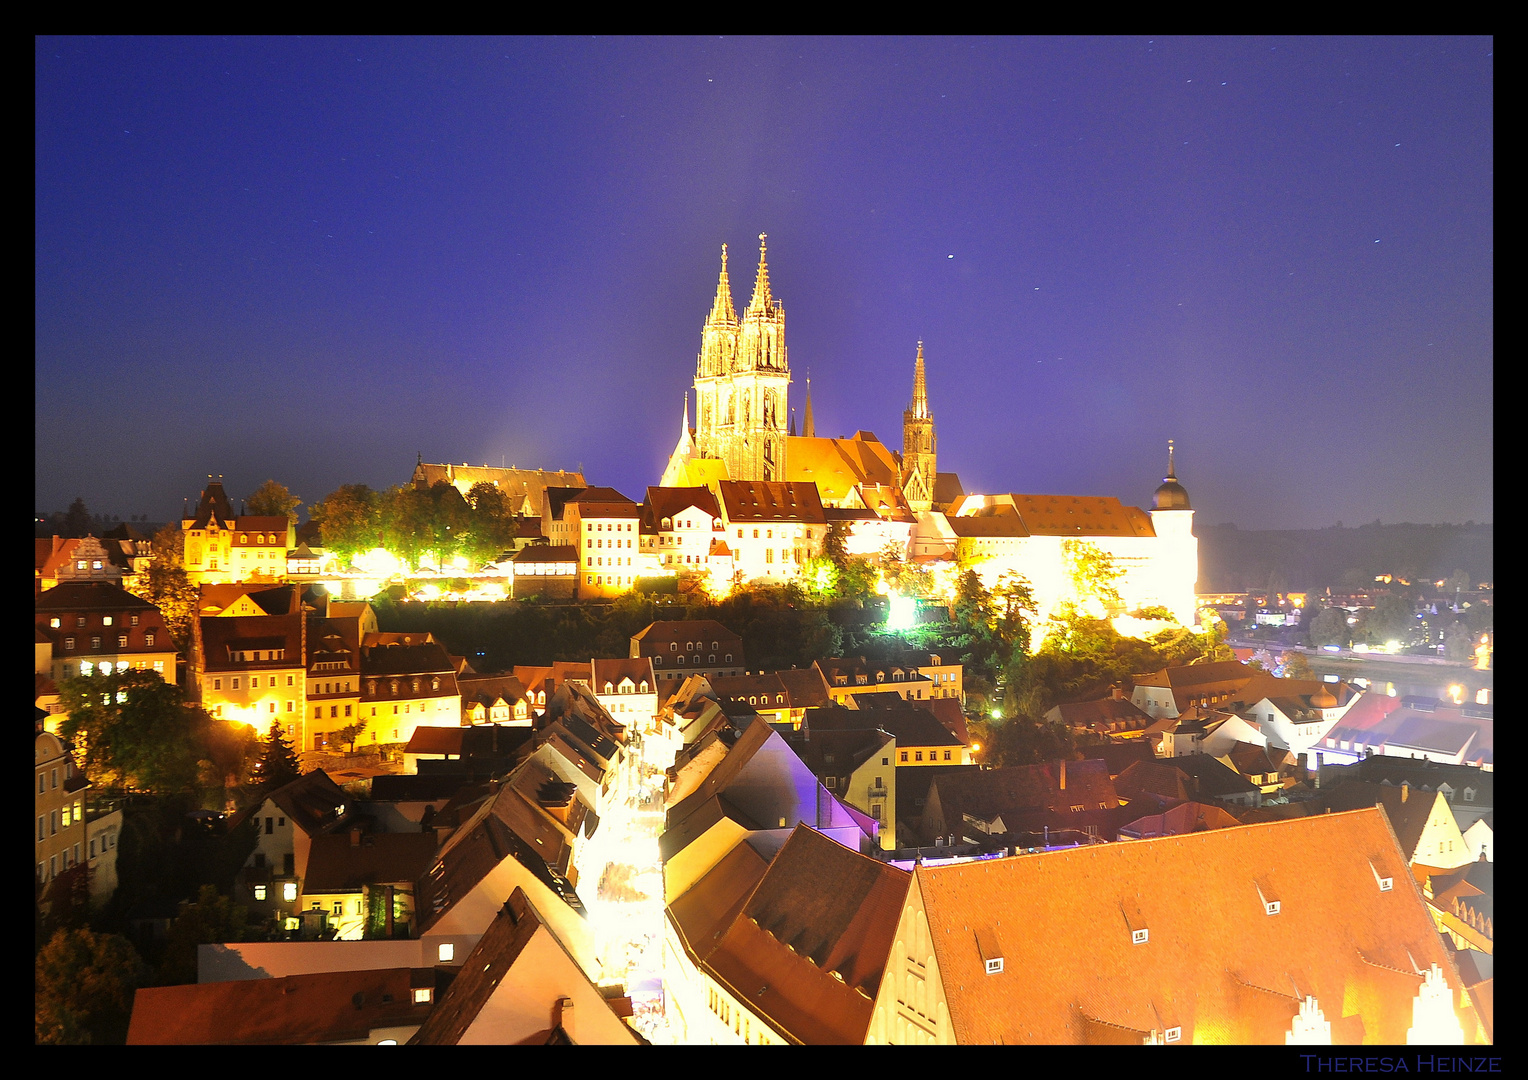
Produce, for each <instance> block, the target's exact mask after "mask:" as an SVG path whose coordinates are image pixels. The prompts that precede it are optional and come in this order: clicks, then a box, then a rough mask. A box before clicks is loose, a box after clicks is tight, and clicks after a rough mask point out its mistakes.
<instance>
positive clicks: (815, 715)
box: [801, 695, 966, 750]
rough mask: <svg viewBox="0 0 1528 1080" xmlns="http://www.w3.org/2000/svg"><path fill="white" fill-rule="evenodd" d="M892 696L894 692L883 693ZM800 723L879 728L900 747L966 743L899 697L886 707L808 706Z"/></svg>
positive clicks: (834, 728) (817, 727)
mask: <svg viewBox="0 0 1528 1080" xmlns="http://www.w3.org/2000/svg"><path fill="white" fill-rule="evenodd" d="M883 696H886V697H890V696H892V695H883ZM801 726H802V727H803V728H806V729H808V730H810V731H817V730H824V731H849V730H854V729H856V728H880V729H881V730H882V731H885V732H887V733H888V734H890V735H893V736H895V737H896V740H897V749H898V750H906V749H908V748H910V747H928V746H935V747H945V746H948V747H951V748H953V747H956V746H964V745H966V744H965V743H962V742H961V741H960V736H959V735H956V734H955V733H954V732H953V731H951V730H950V729H949V728H947V727H945V726H944V725H943V724H941V723H940V722H939V721H938V719H937V718H936V717H935V716H934V714H933V713H931V712H929V711H928V710H927V709H920V708H919V707H918V706H917V705H916V704H908V703H907V702H904V701H902V700H901V699H900V698H898V699H897V700H896V701H894V702H887V703H886V705H885V707H884V708H873V709H846V708H844V707H843V706H842V705H825V706H822V707H821V708H816V709H808V710H807V711H806V715H805V716H803V717H802V719H801Z"/></svg>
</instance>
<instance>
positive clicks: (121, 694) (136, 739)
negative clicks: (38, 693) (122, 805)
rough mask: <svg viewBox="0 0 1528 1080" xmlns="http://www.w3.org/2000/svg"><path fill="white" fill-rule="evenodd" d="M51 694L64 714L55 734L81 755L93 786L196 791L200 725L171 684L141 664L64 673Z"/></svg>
mask: <svg viewBox="0 0 1528 1080" xmlns="http://www.w3.org/2000/svg"><path fill="white" fill-rule="evenodd" d="M59 701H60V703H61V704H62V705H63V706H64V710H65V712H67V713H68V716H67V717H66V718H65V719H64V721H63V722H62V723H61V724H59V733H60V734H61V735H63V737H64V738H66V739H68V740H70V741H71V742H73V743H74V744H75V746H76V748H77V750H78V751H79V752H80V753H81V754H82V760H81V763H80V764H81V767H82V768H83V769H84V771H85V775H86V776H87V777H89V778H90V782H91V783H92V784H95V785H96V786H98V787H103V788H117V789H126V790H128V791H155V792H196V791H197V790H198V782H199V778H200V773H201V757H202V754H203V751H204V746H205V742H206V733H207V728H208V727H209V726H210V725H211V724H213V723H215V721H213V720H212V718H211V717H210V716H208V715H207V714H206V713H205V712H204V711H202V710H201V709H199V708H195V707H188V706H187V705H186V704H185V703H184V701H183V700H182V697H181V692H180V689H179V687H176V686H174V685H173V684H171V683H167V682H165V681H164V680H163V679H162V678H160V677H159V676H158V675H157V674H155V673H154V672H152V671H146V670H131V671H123V672H119V673H116V674H112V675H88V676H82V677H79V678H74V679H66V680H65V681H64V683H63V685H62V686H60V687H59Z"/></svg>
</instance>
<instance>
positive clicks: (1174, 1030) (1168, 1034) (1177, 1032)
mask: <svg viewBox="0 0 1528 1080" xmlns="http://www.w3.org/2000/svg"><path fill="white" fill-rule="evenodd" d="M1182 1038H1183V1029H1182V1028H1181V1027H1170V1028H1168V1029H1167V1030H1166V1031H1165V1032H1163V1033H1162V1041H1163V1042H1170V1043H1175V1042H1178V1041H1179V1040H1180V1039H1182Z"/></svg>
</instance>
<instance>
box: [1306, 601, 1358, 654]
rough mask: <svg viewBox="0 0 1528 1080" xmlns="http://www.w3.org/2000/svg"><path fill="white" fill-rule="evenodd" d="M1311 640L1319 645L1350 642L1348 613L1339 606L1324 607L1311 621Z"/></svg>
mask: <svg viewBox="0 0 1528 1080" xmlns="http://www.w3.org/2000/svg"><path fill="white" fill-rule="evenodd" d="M1310 640H1311V644H1313V645H1317V646H1321V645H1346V644H1348V642H1350V641H1352V635H1351V634H1349V632H1348V613H1347V612H1346V611H1344V610H1343V609H1342V608H1339V607H1329V608H1322V609H1321V611H1320V612H1318V613H1317V614H1316V616H1315V618H1313V619H1311V621H1310Z"/></svg>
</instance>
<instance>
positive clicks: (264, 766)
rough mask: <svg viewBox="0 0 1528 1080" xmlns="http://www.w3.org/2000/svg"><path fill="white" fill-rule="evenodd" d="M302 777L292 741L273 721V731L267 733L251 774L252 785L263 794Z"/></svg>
mask: <svg viewBox="0 0 1528 1080" xmlns="http://www.w3.org/2000/svg"><path fill="white" fill-rule="evenodd" d="M301 775H302V769H301V767H300V766H299V765H298V763H297V753H296V751H294V750H293V749H292V740H290V739H288V738H287V737H286V735H285V734H284V733H283V732H282V730H281V723H280V722H279V721H276V720H272V721H271V729H270V731H268V732H266V735H265V740H264V742H263V743H262V745H261V749H260V758H259V760H257V761H256V762H255V767H254V769H253V771H252V772H251V773H250V780H249V782H250V785H251V786H252V787H254V788H255V789H256V790H257V791H258V792H260V793H262V794H263V793H266V792H270V791H274V790H276V789H277V788H279V787H283V786H285V785H287V784H290V783H291V782H292V781H293V780H296V779H297V778H298V777H299V776H301Z"/></svg>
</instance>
